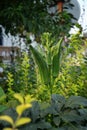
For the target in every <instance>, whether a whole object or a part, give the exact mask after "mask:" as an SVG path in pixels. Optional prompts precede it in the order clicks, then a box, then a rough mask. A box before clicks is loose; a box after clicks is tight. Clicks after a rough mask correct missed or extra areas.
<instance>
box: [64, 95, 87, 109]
mask: <svg viewBox="0 0 87 130" xmlns="http://www.w3.org/2000/svg"><path fill="white" fill-rule="evenodd" d="M80 106H87V99H86V98H84V97H81V96H71V97H70V98H69V99H68V100H67V103H66V105H65V107H70V108H78V107H80Z"/></svg>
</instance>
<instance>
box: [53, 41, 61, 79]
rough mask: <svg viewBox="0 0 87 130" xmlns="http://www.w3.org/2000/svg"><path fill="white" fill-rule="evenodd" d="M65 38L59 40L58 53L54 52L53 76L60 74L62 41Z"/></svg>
mask: <svg viewBox="0 0 87 130" xmlns="http://www.w3.org/2000/svg"><path fill="white" fill-rule="evenodd" d="M62 41H63V39H60V41H59V42H58V46H57V53H56V54H54V56H53V61H52V74H53V77H54V78H56V77H57V76H58V74H59V69H60V56H61V54H60V53H61V43H62Z"/></svg>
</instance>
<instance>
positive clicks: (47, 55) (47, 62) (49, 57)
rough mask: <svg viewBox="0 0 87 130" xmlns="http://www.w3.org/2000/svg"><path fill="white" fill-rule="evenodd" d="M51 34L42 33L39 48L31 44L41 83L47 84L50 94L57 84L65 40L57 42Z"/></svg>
mask: <svg viewBox="0 0 87 130" xmlns="http://www.w3.org/2000/svg"><path fill="white" fill-rule="evenodd" d="M51 36H52V35H51V34H50V33H44V34H43V35H42V46H41V47H40V46H39V50H37V49H35V48H34V47H33V46H31V45H30V50H31V52H32V54H33V58H34V60H35V63H36V64H35V65H36V66H37V67H38V71H37V75H38V72H39V74H40V82H39V84H41V85H42V87H44V86H46V87H47V90H48V91H49V92H50V94H52V93H53V89H54V88H53V86H55V81H56V79H57V77H58V74H59V70H60V57H61V54H60V52H61V44H62V41H63V39H62V38H60V41H59V42H55V41H54V39H52V38H51ZM37 48H38V47H37ZM56 89H57V88H56Z"/></svg>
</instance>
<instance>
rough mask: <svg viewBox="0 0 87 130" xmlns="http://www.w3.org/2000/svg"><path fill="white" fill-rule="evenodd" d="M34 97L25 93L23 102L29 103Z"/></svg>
mask: <svg viewBox="0 0 87 130" xmlns="http://www.w3.org/2000/svg"><path fill="white" fill-rule="evenodd" d="M34 100H35V99H34V98H32V97H31V96H30V95H26V96H25V103H30V102H32V101H34Z"/></svg>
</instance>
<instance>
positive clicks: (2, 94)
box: [0, 87, 6, 102]
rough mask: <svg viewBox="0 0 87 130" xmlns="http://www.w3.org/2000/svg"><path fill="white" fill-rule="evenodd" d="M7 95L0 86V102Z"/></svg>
mask: <svg viewBox="0 0 87 130" xmlns="http://www.w3.org/2000/svg"><path fill="white" fill-rule="evenodd" d="M5 97H6V95H5V93H4V91H3V89H2V88H1V87H0V102H2V101H3V100H4V99H5Z"/></svg>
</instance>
